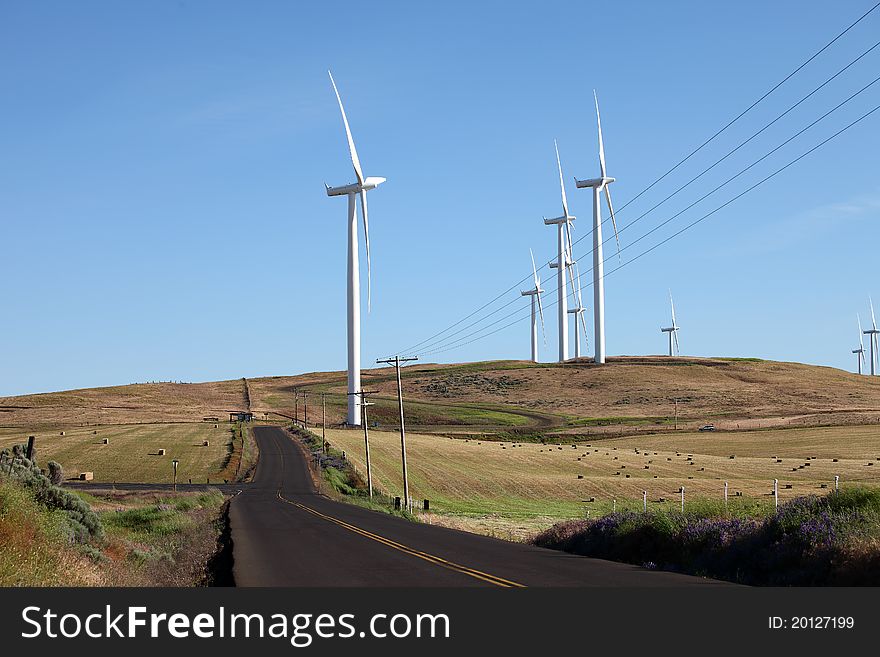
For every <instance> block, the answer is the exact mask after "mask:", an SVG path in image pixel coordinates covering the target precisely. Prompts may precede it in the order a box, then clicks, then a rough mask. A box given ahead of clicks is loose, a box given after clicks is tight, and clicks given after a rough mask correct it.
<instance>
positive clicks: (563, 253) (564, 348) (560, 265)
mask: <svg viewBox="0 0 880 657" xmlns="http://www.w3.org/2000/svg"><path fill="white" fill-rule="evenodd" d="M553 145H554V146H555V147H556V166H557V168H558V169H559V188H560V190H561V191H562V216H560V217H556V218H555V219H547V218H546V217H545V218H544V224H545V225H547V226H552V225H556V226H557V228H558V230H557V237H556V245H557V252H558V256H557V259H556V262H555V263H551V264H550V266H551V267H556V292H557V302H556V305H557V311H558V314H559V362H560V363H564V362H565V361H567V360H568V291H567V286H566V281H565V278H566V273H567V271H568V266H569V265H570V264H571V246H570V245H571V222H572V221H574V220H575V217H573V216H571V215H570V214H569V213H568V200H566V198H565V183H564V182H563V180H562V164H561V163H560V161H559V146H558V145H557V143H556V140H555V139H554V140H553Z"/></svg>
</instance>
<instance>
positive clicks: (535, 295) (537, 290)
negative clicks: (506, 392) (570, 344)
mask: <svg viewBox="0 0 880 657" xmlns="http://www.w3.org/2000/svg"><path fill="white" fill-rule="evenodd" d="M529 255H530V256H532V275H533V276H534V281H535V287H534V288H532V289H531V290H525V291H521V292H520V294H521V295H522V296H524V297H532V328H531V341H532V362H534V363H537V362H538V319H537V317H536V316H535V301H536V300H537V305H538V312H539V313H540V315H541V333H543V334H544V344H547V334H546V333H544V306H543V305H542V304H541V295H542V294H544V290H542V289H541V278H540V277H539V276H538V270H537V268H536V267H535V255H534V254H533V253H532V250H531V249H529Z"/></svg>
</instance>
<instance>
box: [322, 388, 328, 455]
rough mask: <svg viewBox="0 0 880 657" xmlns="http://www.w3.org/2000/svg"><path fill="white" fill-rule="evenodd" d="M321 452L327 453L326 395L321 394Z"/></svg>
mask: <svg viewBox="0 0 880 657" xmlns="http://www.w3.org/2000/svg"><path fill="white" fill-rule="evenodd" d="M321 451H322V452H324V453H325V454H326V453H327V404H326V403H325V402H324V393H323V392H322V393H321Z"/></svg>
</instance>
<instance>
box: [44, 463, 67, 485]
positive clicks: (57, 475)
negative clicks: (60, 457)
mask: <svg viewBox="0 0 880 657" xmlns="http://www.w3.org/2000/svg"><path fill="white" fill-rule="evenodd" d="M46 465H47V466H48V468H49V481H50V482H51V483H52V484H53V485H54V486H58V485H60V484H61V482H62V481H64V468H62V467H61V464H60V463H58V461H49V463H47V464H46Z"/></svg>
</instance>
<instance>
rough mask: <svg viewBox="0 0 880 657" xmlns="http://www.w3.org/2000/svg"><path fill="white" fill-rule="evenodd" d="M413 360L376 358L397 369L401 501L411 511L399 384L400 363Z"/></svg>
mask: <svg viewBox="0 0 880 657" xmlns="http://www.w3.org/2000/svg"><path fill="white" fill-rule="evenodd" d="M414 360H418V358H416V357H412V358H401V357H400V356H395V357H394V358H386V359H384V360H382V359H376V363H387V364H388V365H391V364H392V363H393V364H394V368H395V369H396V370H397V406H398V409H399V411H400V461H401V464H402V466H403V503H404V504H406V508H407V510H408V511H412V504H410V499H409V476H408V474H407V469H406V427H405V426H404V423H403V391H402V388H401V385H400V364H401V363H408V362H410V361H414Z"/></svg>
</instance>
